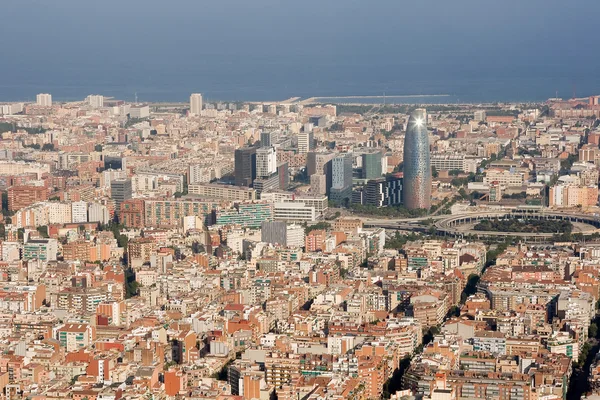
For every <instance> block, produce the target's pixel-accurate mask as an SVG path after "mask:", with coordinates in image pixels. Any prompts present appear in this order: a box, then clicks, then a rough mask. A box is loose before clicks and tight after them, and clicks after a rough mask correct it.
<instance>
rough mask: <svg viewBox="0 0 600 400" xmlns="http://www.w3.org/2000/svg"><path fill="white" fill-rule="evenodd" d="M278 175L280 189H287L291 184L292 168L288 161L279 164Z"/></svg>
mask: <svg viewBox="0 0 600 400" xmlns="http://www.w3.org/2000/svg"><path fill="white" fill-rule="evenodd" d="M277 175H279V189H283V190H287V188H288V186H290V169H289V164H288V163H287V162H283V163H280V164H279V165H278V166H277Z"/></svg>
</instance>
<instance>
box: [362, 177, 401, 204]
mask: <svg viewBox="0 0 600 400" xmlns="http://www.w3.org/2000/svg"><path fill="white" fill-rule="evenodd" d="M363 203H364V204H366V205H370V206H375V207H387V206H395V205H399V204H401V203H402V178H400V177H397V176H391V177H389V178H378V179H372V180H370V181H369V182H367V185H366V186H365V188H364V198H363Z"/></svg>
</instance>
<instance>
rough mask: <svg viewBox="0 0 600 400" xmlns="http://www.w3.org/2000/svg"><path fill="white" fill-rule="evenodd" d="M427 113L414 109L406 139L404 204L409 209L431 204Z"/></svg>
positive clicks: (427, 206) (425, 206) (423, 110)
mask: <svg viewBox="0 0 600 400" xmlns="http://www.w3.org/2000/svg"><path fill="white" fill-rule="evenodd" d="M429 157H430V151H429V136H428V134H427V113H426V111H425V109H422V108H421V109H417V110H415V111H413V113H412V114H411V116H410V118H409V119H408V128H407V129H406V137H405V139H404V188H403V191H404V195H403V198H404V205H405V206H406V207H407V208H409V209H417V208H425V209H429V207H430V206H431V163H430V159H429Z"/></svg>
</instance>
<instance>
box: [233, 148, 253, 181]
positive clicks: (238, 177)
mask: <svg viewBox="0 0 600 400" xmlns="http://www.w3.org/2000/svg"><path fill="white" fill-rule="evenodd" d="M234 157H235V160H234V178H235V185H236V186H251V185H252V182H254V179H256V147H242V148H240V149H236V150H235V156H234Z"/></svg>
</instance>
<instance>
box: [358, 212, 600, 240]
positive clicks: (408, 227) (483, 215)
mask: <svg viewBox="0 0 600 400" xmlns="http://www.w3.org/2000/svg"><path fill="white" fill-rule="evenodd" d="M512 218H527V219H537V220H563V221H570V222H571V223H573V224H574V226H575V229H574V231H573V232H572V233H577V234H581V235H583V236H584V237H589V236H591V235H593V234H595V233H600V217H597V216H595V215H589V214H577V213H563V212H557V211H551V210H545V209H541V208H536V209H530V208H527V209H518V208H517V209H511V210H499V211H488V212H474V213H462V214H454V215H437V216H431V217H419V218H406V219H395V220H366V221H364V225H365V227H381V228H385V229H388V230H405V231H414V232H427V231H429V230H430V228H428V227H427V226H424V225H422V224H420V222H422V221H427V220H433V221H434V223H433V227H434V228H435V231H436V232H437V233H438V235H441V236H448V237H465V236H469V237H473V238H476V239H487V240H489V239H498V240H504V239H505V238H507V237H513V238H519V239H520V240H522V241H525V242H551V241H553V240H552V239H553V237H554V236H555V235H557V234H561V233H563V232H552V233H539V232H496V231H478V230H475V229H473V225H474V224H476V223H477V222H479V221H482V220H487V219H512Z"/></svg>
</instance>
